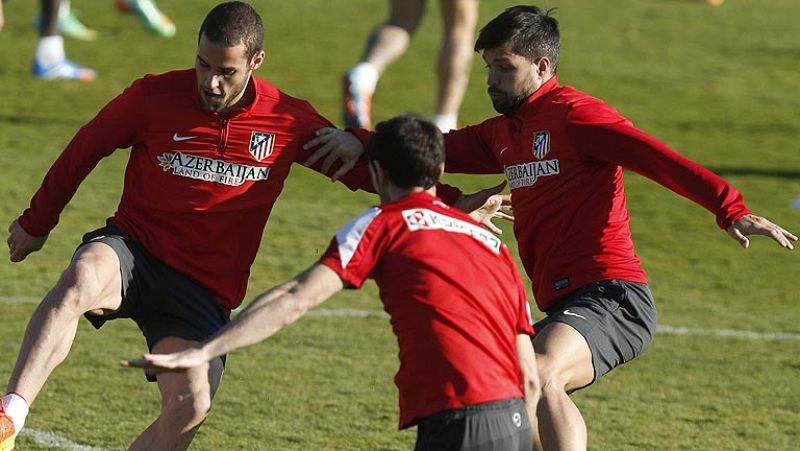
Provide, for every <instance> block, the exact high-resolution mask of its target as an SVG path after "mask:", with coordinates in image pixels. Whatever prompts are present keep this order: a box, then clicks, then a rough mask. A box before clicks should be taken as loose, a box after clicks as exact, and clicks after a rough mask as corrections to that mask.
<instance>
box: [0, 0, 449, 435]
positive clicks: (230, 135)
mask: <svg viewBox="0 0 800 451" xmlns="http://www.w3.org/2000/svg"><path fill="white" fill-rule="evenodd" d="M262 43H263V25H262V22H261V18H260V17H259V15H258V13H257V12H256V11H255V10H254V9H253V8H252V7H251V6H250V5H248V4H245V3H242V2H229V3H225V4H221V5H219V6H217V7H215V8H214V9H213V10H212V11H211V12H210V13H209V14H208V16H207V17H206V19H205V21H204V22H203V24H202V26H201V27H200V33H199V38H198V47H197V55H196V59H195V68H194V69H191V70H179V71H173V72H169V73H166V74H162V75H156V76H147V77H144V78H142V79H140V80H136V81H135V82H134V83H133V84H132V85H131V86H130V87H129V88H128V89H126V90H125V91H124V92H123V93H122V94H120V95H119V96H118V97H117V98H115V99H114V100H112V101H111V102H110V103H108V104H107V105H106V106H105V107H104V108H103V109H102V110H101V111H100V112H99V113H98V114H97V116H96V117H95V118H94V119H92V120H91V121H90V122H89V123H88V124H86V125H85V126H84V127H83V128H81V130H80V131H79V132H78V133H77V135H76V136H75V137H74V138H73V140H72V142H70V144H69V145H68V146H67V148H66V149H65V150H64V152H63V153H62V154H61V156H60V157H59V158H58V160H57V161H56V162H55V163H54V164H53V166H52V168H51V169H50V171H49V172H48V173H47V175H46V176H45V179H44V181H43V182H42V186H41V188H40V189H39V190H38V191H37V193H36V194H35V195H34V197H33V199H32V201H31V204H30V208H28V209H27V210H25V212H24V213H23V214H22V215H21V216H20V217H19V218H18V220H15V221H14V222H13V223H12V224H11V226H10V227H9V232H10V236H9V238H8V246H9V253H10V258H11V261H14V262H19V261H22V260H23V259H24V258H25V257H26V256H27V255H28V254H30V253H31V252H34V251H36V250H39V249H40V248H41V247H42V246H43V245H44V243H45V241H46V240H47V236H48V234H49V233H50V231H51V230H52V229H53V228H54V227H55V226H56V224H57V223H58V219H59V215H60V213H61V211H62V210H63V209H64V207H65V205H66V204H67V203H68V202H69V200H70V198H71V197H72V195H73V194H74V193H75V191H76V190H77V188H78V186H79V185H80V183H81V182H82V181H83V179H84V178H85V177H86V176H87V175H88V174H89V172H91V170H92V169H93V168H94V167H95V165H96V164H97V163H98V162H99V161H100V160H101V159H102V158H103V157H106V156H108V155H110V154H111V153H112V152H114V151H115V150H116V149H119V148H126V147H131V150H130V158H129V161H128V166H127V169H126V173H125V184H124V188H123V192H122V199H121V201H120V203H119V206H118V208H117V211H116V212H115V213H114V215H113V216H112V217H111V218H110V219H109V221H108V225H107V226H106V227H103V228H101V229H99V230H96V231H94V232H91V233H88V234H87V235H86V236H85V237H84V242H83V244H81V245H80V246H79V248H78V249H77V251H76V252H75V255H74V257H73V259H72V261H71V263H70V264H69V266H68V268H67V269H66V271H65V272H64V273H63V275H62V276H61V278H60V279H59V281H58V283H57V284H56V286H55V287H54V288H53V289H52V290H51V291H50V292H49V293H48V294H47V295H46V297H45V298H44V300H43V301H42V302H41V304H40V305H39V306H38V308H37V309H36V311H35V312H34V314H33V316H32V318H31V320H30V322H29V325H28V328H27V331H26V333H25V337H24V339H23V342H22V345H21V349H20V353H19V357H18V359H17V363H16V365H15V367H14V370H13V372H12V374H11V377H10V379H9V383H8V386H7V391H6V396H4V397H3V399H2V403H1V404H0V421H2V422H3V424H5V421H6V420H7V419H8V418H11V419H12V420H13V423H14V428H13V431H10V432H9V429H8V428H4V430H3V433H2V435H0V442H2V443H3V445H4V446H6V445H7V444H8V443H11V444H10V445H8V446H10V447H13V437H14V435H16V434H17V433H18V432H19V431H20V430H21V428H22V426H23V424H24V421H25V418H26V416H27V412H28V406H29V404H31V403H33V402H34V400H35V399H36V396H37V395H38V394H39V392H40V391H41V389H42V387H43V385H44V383H45V381H46V380H47V378H48V377H49V375H50V374H51V373H52V371H53V370H54V369H55V367H56V366H57V365H58V364H59V363H61V362H62V361H63V360H64V359H65V358H66V356H67V354H68V352H69V348H70V346H71V344H72V341H73V338H74V335H75V331H76V328H77V325H78V321H79V319H80V317H81V316H82V315H84V314H85V315H86V317H87V318H88V319H89V320H90V321H91V322H92V323H93V324H94V325H95V327H100V326H101V325H102V324H103V323H104V322H105V321H107V320H110V319H115V318H132V319H133V320H135V321H136V322H137V324H138V326H139V327H140V329H141V330H142V332H143V334H144V336H145V338H146V340H147V344H148V347H149V349H150V350H151V351H153V352H169V351H174V350H179V349H184V348H187V347H190V346H192V344H194V343H196V342H198V341H201V340H203V339H205V338H207V337H208V336H210V335H211V334H213V333H214V332H216V331H217V330H218V329H219V328H220V327H222V326H223V325H224V324H225V323H226V322H227V321H228V315H229V313H230V310H231V309H234V308H236V307H237V306H238V305H239V304H240V302H241V299H242V297H243V296H244V293H245V288H246V284H247V278H248V276H249V271H250V266H251V264H252V262H253V259H254V258H255V254H256V251H257V249H258V247H259V243H260V240H261V236H262V233H263V230H264V225H265V223H266V221H267V218H268V217H269V214H270V211H271V209H272V207H273V204H274V203H275V200H276V199H277V197H278V195H279V194H280V192H281V190H282V189H283V184H284V180H285V179H286V177H287V175H288V173H289V168H290V166H291V164H292V163H293V162H304V161H305V162H307V163H308V164H313V166H312V167H313V168H314V169H316V170H318V171H321V172H325V173H327V172H328V169H329V168H330V167H331V165H332V164H335V163H336V160H337V159H341V160H342V163H341V164H340V165H339V166H338V167H336V168H334V169H337V170H336V171H335V173H334V174H333V178H334V179H336V178H339V177H341V180H342V181H343V182H344V183H345V184H347V186H348V187H350V188H351V189H356V188H364V189H370V190H371V189H372V182H371V178H370V175H369V170H368V168H367V164H366V160H365V159H360V160H359V158H358V157H359V156H360V154H361V146H360V143H359V142H358V140H357V139H356V138H354V137H353V136H352V135H350V134H349V133H346V132H340V131H337V130H335V128H333V127H332V124H331V123H330V122H328V121H327V120H326V119H324V118H323V117H322V116H320V115H319V114H318V113H317V112H316V111H315V110H314V109H313V108H312V107H311V106H310V105H309V104H308V103H307V102H305V101H303V100H299V99H296V98H293V97H290V96H288V95H286V94H284V93H282V92H281V91H279V90H278V89H277V88H276V87H275V86H273V85H272V84H270V83H268V82H267V81H265V80H262V79H259V78H257V77H255V76H251V75H252V72H253V70H255V69H257V68H258V67H259V66H260V65H261V64H262V63H263V61H264V51H263V50H262ZM321 127H322V128H323V129H324V130H327V131H323V132H321V133H322V134H323V135H324V134H325V133H331V136H330V137H331V138H333V141H338V142H339V144H342V143H344V144H345V147H348V146H347V142H348V140H350V141H351V144H352V142H354V143H355V145H356V147H357V150H358V151H357V152H355V153H354V154H352V155H354V156H353V157H350V156H348V155H349V154H348V153H347V152H345V153H337V154H336V155H333V156H332V157H329V158H327V159H325V160H324V161H319V162H317V158H316V157H315V155H318V154H317V153H316V152H319V150H317V151H316V152H315V153H313V154H312V153H311V152H312V149H313V148H314V147H313V145H308V144H306V146H305V148H304V147H301V145H303V144H304V143H308V142H309V141H313V139H314V137H315V133H316V135H317V136H318V135H319V134H320V132H317V129H319V128H321ZM333 141H332V142H333ZM323 148H324V146H323ZM320 150H321V149H320ZM354 166H356V167H355V169H353V170H352V171H350V172H348V173H347V174H346V175H343V174H344V173H345V172H347V171H348V170H349V169H351V168H353V167H354ZM451 195H452V192H451ZM222 368H223V360H222V359H221V358H218V359H214V360H213V361H211V362H210V363H209V365H208V367H207V368H198V369H196V370H193V371H190V372H187V373H184V374H168V375H164V376H162V377H159V378H158V384H159V389H160V392H161V394H162V397H163V402H162V408H161V413H160V416H159V418H158V419H156V421H155V422H153V424H152V425H151V426H150V427H148V428H147V430H145V431H144V432H143V433H142V434H141V435H140V436H139V437H138V438H137V439H136V440H135V441H134V442H133V444H132V445H131V448H132V449H145V448H154V447H157V448H166V449H183V448H186V447H187V446H188V445H189V443H190V442H191V440H192V437H193V436H194V434H195V432H196V430H197V428H198V427H199V426H200V424H201V423H202V421H203V419H204V418H205V417H206V415H207V414H208V411H209V409H210V406H211V401H212V398H213V395H214V393H215V391H216V389H217V386H218V384H219V381H220V378H221V376H222ZM187 393H190V394H191V396H187ZM188 399H190V400H191V402H188V401H186V400H188Z"/></svg>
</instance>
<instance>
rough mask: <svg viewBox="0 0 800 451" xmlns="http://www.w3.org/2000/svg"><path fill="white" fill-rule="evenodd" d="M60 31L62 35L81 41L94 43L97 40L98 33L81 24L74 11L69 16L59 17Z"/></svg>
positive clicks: (70, 11)
mask: <svg viewBox="0 0 800 451" xmlns="http://www.w3.org/2000/svg"><path fill="white" fill-rule="evenodd" d="M58 29H59V31H61V34H62V35H64V36H68V37H70V38H73V39H77V40H79V41H94V40H95V39H97V31H95V30H93V29H91V28H89V27H87V26H86V25H84V24H83V23H81V21H80V20H78V16H76V15H75V13H74V12H73V11H72V9H70V10H69V12H68V13H67V14H65V15H63V16H59V18H58Z"/></svg>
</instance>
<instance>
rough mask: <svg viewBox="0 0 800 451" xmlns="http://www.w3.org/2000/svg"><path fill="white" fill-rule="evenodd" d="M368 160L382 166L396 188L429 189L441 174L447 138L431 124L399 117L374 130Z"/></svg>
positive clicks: (408, 117) (368, 147)
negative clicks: (445, 139) (417, 187)
mask: <svg viewBox="0 0 800 451" xmlns="http://www.w3.org/2000/svg"><path fill="white" fill-rule="evenodd" d="M367 158H368V159H369V160H370V162H372V161H377V162H378V163H380V165H381V168H383V170H384V171H385V172H386V175H387V177H389V181H391V182H392V183H393V184H394V185H395V186H398V187H400V188H412V187H416V186H419V187H422V188H424V189H428V188H430V187H432V186H433V185H435V184H436V182H438V181H439V175H441V169H442V164H443V163H444V137H443V136H442V132H441V131H439V128H438V127H436V125H434V124H433V123H432V122H429V121H426V120H425V119H422V118H420V117H418V116H415V115H410V114H405V115H402V116H397V117H394V118H392V119H389V120H387V121H384V122H381V123H379V124H378V125H377V126H376V127H375V134H374V135H372V137H371V138H370V140H369V143H367Z"/></svg>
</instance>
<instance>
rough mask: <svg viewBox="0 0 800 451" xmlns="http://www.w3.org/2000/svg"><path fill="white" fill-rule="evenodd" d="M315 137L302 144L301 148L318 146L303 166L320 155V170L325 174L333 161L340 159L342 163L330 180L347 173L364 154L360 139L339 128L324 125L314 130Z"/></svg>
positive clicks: (309, 164)
mask: <svg viewBox="0 0 800 451" xmlns="http://www.w3.org/2000/svg"><path fill="white" fill-rule="evenodd" d="M315 135H316V137H315V138H314V139H312V140H311V141H309V142H307V143H305V144H304V145H303V149H306V150H308V149H312V148H314V147H316V146H320V147H319V149H317V150H315V151H314V153H313V154H311V156H310V157H308V159H307V160H306V161H304V162H303V165H305V166H311V165H313V164H314V163H316V162H317V161H319V160H320V159H321V158H322V157H325V160H323V162H322V168H321V169H322V172H323V173H325V174H327V173H328V171H329V170H330V168H331V166H332V165H333V163H335V162H336V160H341V162H342V165H341V166H339V169H338V170H337V171H336V172H335V173H334V174H333V175H332V176H331V180H332V181H336V180H339V177H341V176H343V175H345V174H347V172H348V171H349V170H350V169H353V166H355V165H356V162H357V161H358V159H359V158H361V155H363V154H364V146H363V145H362V144H361V141H359V140H358V138H356V137H355V135H353V134H352V133H350V132H346V131H344V130H339V129H338V128H333V127H325V128H321V129H319V130H317V131H316V133H315Z"/></svg>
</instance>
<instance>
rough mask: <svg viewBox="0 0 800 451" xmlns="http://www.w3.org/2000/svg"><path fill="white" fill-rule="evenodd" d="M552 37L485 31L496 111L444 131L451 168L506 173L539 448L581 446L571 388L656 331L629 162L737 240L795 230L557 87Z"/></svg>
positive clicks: (633, 353)
mask: <svg viewBox="0 0 800 451" xmlns="http://www.w3.org/2000/svg"><path fill="white" fill-rule="evenodd" d="M559 43H560V34H559V30H558V22H557V21H556V20H555V19H554V18H553V17H550V16H549V15H548V14H547V13H545V12H543V11H542V10H541V9H539V8H538V7H535V6H516V7H512V8H509V9H507V10H506V11H504V12H503V13H501V14H500V15H499V16H497V17H496V18H494V19H492V20H491V21H490V22H489V23H488V24H487V25H486V26H485V27H484V28H483V29H481V31H480V34H479V36H478V40H477V42H476V44H475V51H476V52H481V53H482V57H483V60H484V61H485V63H486V67H487V69H488V74H487V84H488V93H489V97H490V98H491V100H492V104H493V105H494V108H495V110H496V111H497V112H498V113H500V114H501V115H500V116H497V117H493V118H491V119H488V120H486V121H484V122H483V123H481V124H478V125H475V126H470V127H466V128H463V129H460V130H454V131H451V132H449V133H447V134H446V135H445V148H446V154H447V157H446V161H445V171H446V172H458V173H473V174H494V173H500V174H505V176H506V179H507V181H508V184H509V186H510V188H511V193H512V195H511V205H512V207H513V210H514V217H515V218H516V219H515V223H514V234H515V236H516V238H517V241H518V245H519V255H520V259H521V260H522V263H523V265H524V266H525V270H526V272H527V274H528V276H529V277H530V278H531V280H532V282H533V291H534V295H535V297H536V304H537V306H538V307H539V309H540V310H542V311H543V312H545V313H546V315H547V317H546V318H545V319H543V320H542V321H540V322H538V323H536V324H535V325H534V330H535V331H536V335H535V337H534V340H533V345H534V349H535V350H536V360H537V367H538V369H539V380H540V381H541V387H542V393H541V397H540V402H539V407H538V410H537V414H538V421H539V428H538V431H535V432H536V437H535V442H536V443H535V444H536V446H537V448H541V447H542V445H543V446H544V448H547V449H570V450H579V449H586V446H587V437H586V425H585V424H584V421H583V418H582V416H581V414H580V412H579V411H578V409H577V407H576V406H575V404H574V403H573V402H572V400H571V399H570V397H569V393H571V392H573V391H575V390H579V389H581V388H584V387H586V386H588V385H590V384H592V383H594V381H596V380H597V379H598V378H599V377H601V376H603V375H604V374H606V373H607V372H609V371H611V370H612V369H613V368H615V367H616V366H618V365H621V364H623V363H625V362H627V361H629V360H631V359H633V358H635V357H637V356H638V355H639V354H641V352H643V351H644V349H645V348H646V347H647V346H648V345H649V344H650V342H651V341H652V339H653V334H654V333H655V326H656V309H655V305H654V302H653V298H652V294H651V293H650V290H649V288H648V286H647V278H646V276H645V272H644V270H643V269H642V267H641V264H640V262H639V259H638V257H637V256H636V254H635V253H634V247H633V242H632V240H631V234H630V227H629V220H628V213H627V210H626V206H625V190H624V185H623V180H622V174H623V168H629V169H631V170H634V171H636V172H638V173H640V174H642V175H644V176H646V177H648V178H650V179H652V180H654V181H656V182H658V183H660V184H662V185H663V186H665V187H667V188H669V189H671V190H673V191H674V192H676V193H678V194H680V195H682V196H684V197H687V198H689V199H691V200H693V201H694V202H697V203H698V204H700V205H701V206H703V207H704V208H706V209H707V210H709V211H710V212H711V213H713V214H714V215H715V216H716V219H717V224H718V225H719V227H720V228H722V229H723V230H726V231H727V233H728V234H729V235H730V236H731V237H732V238H733V239H735V240H736V241H738V242H739V243H740V244H741V246H742V247H745V248H746V247H748V246H749V240H748V239H747V235H752V234H756V235H765V236H768V237H771V238H772V239H773V240H775V241H776V242H777V243H778V244H779V245H780V246H782V247H784V248H786V249H793V248H794V247H793V245H792V241H796V240H797V237H796V236H794V235H793V234H791V233H789V232H788V231H786V230H785V229H783V228H782V227H780V226H778V225H776V224H773V223H772V222H770V221H768V220H767V219H764V218H762V217H760V216H756V215H754V214H752V212H750V210H748V208H747V206H746V205H745V203H744V200H743V198H742V196H741V194H740V193H739V192H738V191H737V190H736V189H735V188H734V187H733V186H731V185H730V184H729V183H728V182H726V181H725V180H723V179H722V178H720V177H719V176H717V175H716V174H714V173H712V172H711V171H709V170H707V169H705V168H703V167H702V166H700V165H698V164H697V163H694V162H692V161H689V160H687V159H686V158H683V157H682V156H680V155H679V154H678V153H676V152H675V151H673V150H672V149H670V148H669V147H668V146H666V145H665V144H664V143H662V142H660V141H658V140H656V139H655V138H653V137H651V136H649V135H647V134H646V133H644V132H643V131H641V130H639V129H637V128H636V127H634V126H633V124H631V122H630V121H629V120H627V119H626V118H624V117H623V116H621V115H620V114H619V113H618V112H617V111H616V110H614V109H613V108H612V107H610V106H609V105H607V104H605V103H604V102H603V101H601V100H599V99H596V98H593V97H591V96H589V95H587V94H585V93H583V92H581V91H578V90H576V89H574V88H571V87H568V86H561V85H560V84H559V83H558V80H557V79H556V67H557V64H558V55H559ZM357 133H358V134H359V136H360V137H361V139H362V141H366V140H367V139H368V133H367V132H366V131H364V130H361V131H359V132H357ZM323 141H324V139H323Z"/></svg>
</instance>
